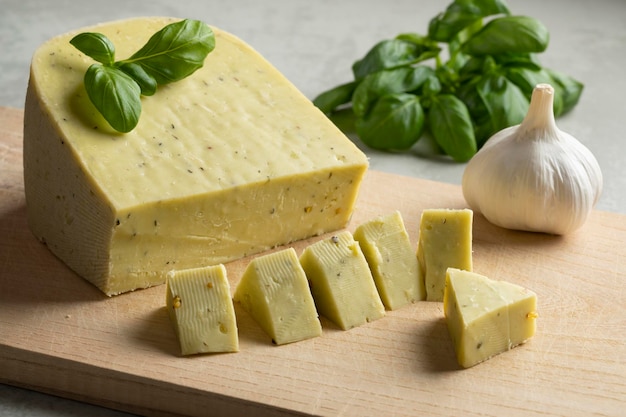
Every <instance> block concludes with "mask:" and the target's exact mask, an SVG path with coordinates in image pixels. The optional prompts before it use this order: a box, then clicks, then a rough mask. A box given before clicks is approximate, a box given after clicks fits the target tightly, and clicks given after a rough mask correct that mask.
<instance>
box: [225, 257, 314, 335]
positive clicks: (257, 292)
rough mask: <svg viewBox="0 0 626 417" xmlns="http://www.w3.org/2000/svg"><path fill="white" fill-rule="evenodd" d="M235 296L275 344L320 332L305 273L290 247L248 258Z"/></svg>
mask: <svg viewBox="0 0 626 417" xmlns="http://www.w3.org/2000/svg"><path fill="white" fill-rule="evenodd" d="M234 300H235V301H236V302H238V303H240V304H241V305H242V307H243V308H244V310H246V311H247V312H248V313H249V314H250V315H251V316H252V317H253V318H254V320H255V321H256V322H257V323H258V324H259V325H260V326H261V328H262V329H263V330H264V331H265V332H266V333H267V334H268V335H269V336H270V337H271V338H272V341H273V342H274V343H276V344H277V345H283V344H286V343H292V342H298V341H302V340H305V339H311V338H313V337H317V336H320V335H321V334H322V326H321V324H320V321H319V318H318V315H317V310H316V309H315V304H314V301H313V297H312V296H311V291H310V290H309V284H308V282H307V278H306V275H305V273H304V270H303V269H302V266H301V265H300V261H299V260H298V255H297V254H296V251H295V250H294V249H293V248H288V249H283V250H280V251H278V252H274V253H271V254H267V255H262V256H259V257H256V258H254V259H253V260H252V261H250V263H249V264H248V266H247V267H246V270H245V271H244V273H243V275H242V277H241V280H240V281H239V283H238V284H237V289H236V290H235V295H234Z"/></svg>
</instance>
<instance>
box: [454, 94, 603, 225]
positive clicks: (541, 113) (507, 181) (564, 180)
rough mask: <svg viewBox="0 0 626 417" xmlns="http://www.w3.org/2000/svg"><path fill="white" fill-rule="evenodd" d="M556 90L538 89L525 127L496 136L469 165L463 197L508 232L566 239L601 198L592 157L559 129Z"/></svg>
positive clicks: (466, 170)
mask: <svg viewBox="0 0 626 417" xmlns="http://www.w3.org/2000/svg"><path fill="white" fill-rule="evenodd" d="M553 98H554V89H553V88H552V86H550V85H549V84H538V85H537V86H536V87H535V89H534V90H533V93H532V98H531V102H530V107H529V109H528V113H527V114H526V117H525V118H524V120H523V121H522V123H521V124H519V125H516V126H511V127H508V128H506V129H503V130H501V131H500V132H498V133H496V134H495V135H493V136H492V137H491V138H490V139H489V140H488V141H487V142H486V143H485V145H484V146H483V147H482V148H481V150H480V151H479V152H478V153H477V154H476V155H474V157H473V158H472V159H471V160H470V161H469V163H468V164H467V167H466V168H465V172H464V174H463V181H462V187H463V196H464V197H465V200H466V201H467V203H468V204H469V206H470V207H471V208H472V209H473V210H475V211H478V212H480V213H482V214H483V216H485V218H487V220H489V221H490V222H491V223H494V224H496V225H498V226H501V227H505V228H508V229H516V230H526V231H534V232H545V233H551V234H557V235H562V234H566V233H569V232H571V231H573V230H575V229H577V228H579V227H580V226H582V225H583V223H584V222H585V220H586V219H587V216H588V215H589V213H590V212H591V210H592V209H593V207H594V206H595V204H596V202H597V201H598V199H599V197H600V193H601V192H602V172H601V171H600V166H599V165H598V162H597V161H596V158H595V157H594V156H593V154H592V153H591V152H590V151H589V149H587V148H586V147H585V146H584V145H583V144H581V143H580V142H579V141H578V140H576V139H575V138H574V137H573V136H571V135H569V134H567V133H565V132H562V131H561V130H559V129H558V127H557V126H556V123H555V121H554V112H553V108H552V105H553Z"/></svg>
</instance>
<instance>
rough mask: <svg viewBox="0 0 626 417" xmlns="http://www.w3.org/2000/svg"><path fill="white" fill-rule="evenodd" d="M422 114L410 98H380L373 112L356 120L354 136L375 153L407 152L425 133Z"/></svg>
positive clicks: (413, 96) (404, 96)
mask: <svg viewBox="0 0 626 417" xmlns="http://www.w3.org/2000/svg"><path fill="white" fill-rule="evenodd" d="M424 121H425V116H424V110H423V109H422V106H421V104H420V100H419V98H418V97H417V96H415V95H413V94H407V93H400V94H392V95H386V96H383V97H381V98H380V99H379V100H378V101H377V102H376V104H375V105H374V107H373V108H372V110H371V111H370V112H369V113H368V114H367V115H366V116H364V117H361V118H358V119H357V120H356V133H357V134H358V135H359V137H360V138H361V140H362V141H363V143H365V144H366V145H367V146H369V147H371V148H374V149H383V150H406V149H408V148H410V147H411V146H413V144H415V142H417V141H418V139H419V138H420V137H421V136H422V133H423V131H424Z"/></svg>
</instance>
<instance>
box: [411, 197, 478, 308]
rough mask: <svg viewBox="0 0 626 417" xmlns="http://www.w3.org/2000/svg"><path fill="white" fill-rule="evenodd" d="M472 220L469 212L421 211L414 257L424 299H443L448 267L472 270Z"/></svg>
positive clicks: (470, 211)
mask: <svg viewBox="0 0 626 417" xmlns="http://www.w3.org/2000/svg"><path fill="white" fill-rule="evenodd" d="M472 219H473V212H472V210H470V209H463V210H450V209H427V210H424V211H423V212H422V217H421V219H420V233H419V239H418V245H417V258H418V260H419V265H420V268H421V269H422V273H423V274H424V285H425V287H426V299H427V300H429V301H442V300H443V291H444V288H445V284H446V270H447V269H448V268H458V269H464V270H467V271H471V270H472Z"/></svg>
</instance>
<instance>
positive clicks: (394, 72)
mask: <svg viewBox="0 0 626 417" xmlns="http://www.w3.org/2000/svg"><path fill="white" fill-rule="evenodd" d="M487 18H489V19H487ZM548 42H549V33H548V30H547V29H546V27H545V26H544V25H543V24H542V23H541V22H540V21H538V20H537V19H534V18H532V17H528V16H515V15H512V14H511V12H510V10H509V8H508V6H507V5H506V4H505V3H504V1H503V0H454V1H453V2H452V3H451V4H449V5H448V7H447V8H446V9H445V10H444V11H443V12H441V13H439V14H438V15H437V16H435V17H434V18H432V19H431V21H430V23H429V26H428V33H427V35H421V34H418V33H402V34H399V35H398V36H396V37H395V38H394V39H388V40H383V41H382V42H379V43H377V44H376V45H374V46H373V47H372V48H371V49H370V50H369V51H368V52H367V53H366V54H365V56H364V57H363V58H362V59H360V60H357V61H356V62H355V63H354V65H353V66H352V73H353V76H354V79H353V80H352V81H350V82H347V83H344V84H342V85H340V86H338V87H335V88H332V89H330V90H328V91H325V92H323V93H322V94H320V95H319V96H317V97H316V98H315V99H314V100H313V103H314V104H315V105H316V106H317V107H319V108H320V109H321V110H322V111H323V112H324V113H326V114H329V115H330V116H331V119H333V116H335V115H336V116H340V115H341V116H345V115H346V112H347V113H349V114H350V116H351V117H352V119H353V122H354V123H351V124H346V123H345V117H343V118H339V117H338V118H337V120H338V121H339V120H340V119H341V120H343V122H344V124H346V125H351V126H354V127H355V130H356V132H355V133H356V134H357V135H358V136H359V138H360V139H361V141H362V142H363V143H365V144H366V145H367V146H369V147H371V148H375V149H382V150H394V151H397V150H407V149H410V148H411V147H412V146H413V145H414V144H415V143H416V142H417V141H418V140H419V139H420V138H422V137H424V136H427V135H428V136H430V137H431V138H432V140H433V141H434V142H435V144H436V145H437V146H438V148H439V150H440V151H441V153H443V154H445V155H448V156H450V157H451V158H452V159H453V160H456V161H459V162H462V161H467V160H469V159H470V158H471V157H472V156H473V155H474V154H475V153H476V152H477V151H478V149H480V148H481V147H482V145H483V144H484V143H485V142H486V140H487V139H488V138H489V137H490V136H491V135H493V134H494V133H496V132H498V131H499V130H502V129H504V128H505V127H508V126H511V125H514V124H518V123H520V122H521V121H522V119H523V118H524V116H525V115H526V112H527V110H528V106H529V102H530V97H531V94H532V90H533V88H534V87H535V86H536V85H537V84H539V83H549V84H551V85H552V86H554V88H555V100H554V112H555V115H556V116H559V115H561V114H563V113H565V112H567V111H569V110H570V109H571V108H573V107H574V106H575V105H576V104H577V103H578V99H579V98H580V95H581V94H582V90H583V84H582V83H580V82H579V81H577V80H575V79H573V78H572V77H570V76H567V75H565V74H562V73H560V72H557V71H554V70H551V69H548V68H543V67H542V66H541V65H540V64H539V62H538V60H537V55H538V54H539V53H541V52H543V51H545V49H546V48H547V46H548ZM446 47H447V54H446V60H444V58H443V57H442V55H443V52H444V49H445V48H446ZM426 61H431V63H432V64H431V65H428V64H427V62H426Z"/></svg>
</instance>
